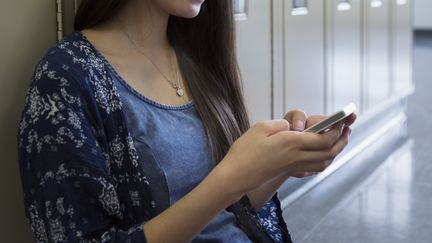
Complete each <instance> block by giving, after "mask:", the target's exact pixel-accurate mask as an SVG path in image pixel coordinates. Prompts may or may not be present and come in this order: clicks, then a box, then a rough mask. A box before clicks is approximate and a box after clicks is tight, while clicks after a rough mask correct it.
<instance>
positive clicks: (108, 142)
mask: <svg viewBox="0 0 432 243" xmlns="http://www.w3.org/2000/svg"><path fill="white" fill-rule="evenodd" d="M108 72H109V68H108V67H107V62H106V60H105V59H104V58H103V57H102V56H101V55H100V53H99V52H98V51H97V50H96V49H95V48H94V46H92V45H91V43H90V42H89V41H88V40H87V39H86V38H85V37H84V36H83V35H82V34H81V33H79V32H75V33H73V34H71V35H69V36H68V37H66V38H65V39H64V40H63V41H61V42H59V43H58V44H57V45H56V46H55V47H53V48H51V49H50V50H49V51H48V52H47V54H46V55H45V56H44V57H43V59H42V60H41V61H40V62H39V64H38V65H37V67H36V70H35V73H34V76H33V79H32V82H31V84H30V87H29V90H28V93H27V96H26V99H25V107H24V111H23V114H22V120H21V122H20V126H19V131H18V148H19V149H18V150H19V151H18V152H19V163H20V171H21V178H22V186H23V191H24V201H25V210H26V216H27V218H28V219H29V221H30V224H31V228H32V231H33V234H34V238H35V239H36V241H37V242H146V240H145V235H144V232H143V224H144V223H145V222H146V221H148V220H150V219H151V218H153V217H155V216H156V213H155V202H154V201H153V200H152V196H151V193H150V189H149V186H151V185H149V182H148V180H147V179H146V171H143V168H142V166H140V163H145V161H140V159H139V157H138V155H137V153H136V150H135V147H134V143H133V141H132V138H131V136H130V134H129V131H128V127H127V126H126V122H125V117H124V113H123V112H122V103H121V101H120V97H119V94H118V92H117V90H116V87H115V86H114V84H113V80H111V78H110V75H109V73H108ZM229 210H230V211H232V212H233V213H234V214H235V215H236V218H237V223H238V225H239V227H241V228H242V229H243V230H244V231H245V232H246V234H247V235H248V236H249V238H250V239H251V240H252V241H254V242H291V239H290V236H289V234H288V231H287V228H286V225H285V222H284V220H283V218H282V214H281V208H280V203H279V201H278V199H277V196H276V195H275V196H274V197H273V199H272V200H270V201H269V202H268V203H267V204H266V205H265V206H264V207H263V208H262V209H261V210H260V212H258V213H256V212H255V211H254V210H253V209H252V207H251V205H250V203H249V201H248V199H247V197H244V198H242V199H241V200H240V201H239V202H238V203H236V204H234V205H232V206H231V207H229Z"/></svg>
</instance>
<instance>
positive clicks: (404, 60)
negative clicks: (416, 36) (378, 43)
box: [391, 0, 414, 96]
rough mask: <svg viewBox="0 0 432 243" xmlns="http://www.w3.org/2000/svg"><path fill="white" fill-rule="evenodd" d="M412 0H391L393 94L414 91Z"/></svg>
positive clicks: (405, 93)
mask: <svg viewBox="0 0 432 243" xmlns="http://www.w3.org/2000/svg"><path fill="white" fill-rule="evenodd" d="M412 5H413V1H412V0H391V20H392V21H391V22H392V26H391V40H392V42H391V43H392V46H391V47H392V49H391V63H392V72H391V75H392V76H391V80H392V95H402V96H404V95H408V94H410V93H412V92H413V90H414V85H413V80H412V61H413V33H412Z"/></svg>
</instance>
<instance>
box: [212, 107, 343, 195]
mask: <svg viewBox="0 0 432 243" xmlns="http://www.w3.org/2000/svg"><path fill="white" fill-rule="evenodd" d="M295 115H297V114H295ZM293 117H294V118H297V116H293ZM294 122H295V121H294ZM306 123H307V120H306V122H305V124H306ZM349 133H350V129H349V128H348V127H345V126H344V124H338V125H336V126H335V127H334V129H332V130H330V131H328V132H326V133H324V134H314V133H302V132H298V131H291V130H290V123H289V122H288V121H287V120H272V121H264V122H259V123H257V124H255V125H254V126H252V127H251V128H250V129H249V130H248V131H247V132H246V133H245V134H244V135H243V136H241V137H240V138H239V139H238V140H236V141H235V142H234V144H233V145H232V146H231V148H230V150H229V151H228V153H227V155H226V156H225V158H224V159H223V160H222V161H221V163H220V164H219V165H218V166H217V169H218V170H220V171H222V173H220V174H222V175H224V178H223V180H225V183H228V185H232V186H230V188H229V190H232V191H231V192H232V193H238V194H239V195H240V194H241V195H243V194H244V193H246V192H248V191H250V190H253V189H255V188H257V187H259V186H260V185H262V184H263V183H265V182H267V181H268V180H270V179H272V178H274V177H276V176H279V175H281V174H283V173H290V174H296V173H300V172H320V171H322V170H324V169H325V168H326V167H327V166H328V162H327V161H331V160H333V159H334V157H336V156H337V155H338V154H339V153H340V152H341V151H342V149H343V148H344V147H345V146H346V144H347V143H348V134H349ZM227 189H228V188H227Z"/></svg>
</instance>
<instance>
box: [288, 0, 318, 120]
mask: <svg viewBox="0 0 432 243" xmlns="http://www.w3.org/2000/svg"><path fill="white" fill-rule="evenodd" d="M284 4H285V6H284V10H285V19H284V23H285V27H284V33H285V36H284V37H285V52H284V54H285V57H284V58H285V64H284V67H285V71H284V77H285V87H284V90H285V110H290V109H293V108H300V109H303V110H305V111H306V112H307V113H308V114H322V113H324V108H325V99H324V94H325V90H324V87H325V86H324V84H325V72H324V64H325V62H324V11H325V8H324V1H322V0H309V1H306V0H287V1H285V2H284Z"/></svg>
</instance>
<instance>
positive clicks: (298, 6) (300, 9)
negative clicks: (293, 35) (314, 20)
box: [291, 0, 309, 16]
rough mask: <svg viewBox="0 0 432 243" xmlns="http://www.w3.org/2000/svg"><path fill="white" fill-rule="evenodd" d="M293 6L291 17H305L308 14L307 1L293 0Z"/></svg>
mask: <svg viewBox="0 0 432 243" xmlns="http://www.w3.org/2000/svg"><path fill="white" fill-rule="evenodd" d="M292 3H293V6H292V10H291V15H293V16H298V15H307V14H309V9H308V3H307V0H293V2H292Z"/></svg>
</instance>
